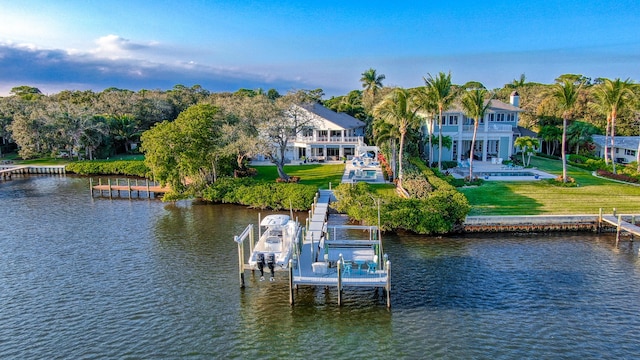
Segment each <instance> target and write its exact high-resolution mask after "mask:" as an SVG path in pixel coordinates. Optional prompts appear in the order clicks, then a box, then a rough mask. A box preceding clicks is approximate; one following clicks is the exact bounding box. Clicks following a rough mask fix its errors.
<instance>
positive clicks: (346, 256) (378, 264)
mask: <svg viewBox="0 0 640 360" xmlns="http://www.w3.org/2000/svg"><path fill="white" fill-rule="evenodd" d="M332 198H333V192H332V191H331V190H320V191H319V192H318V194H317V195H316V197H315V199H314V202H313V204H312V206H311V210H310V211H309V217H308V218H307V220H306V224H305V229H306V232H305V234H304V236H303V237H301V238H300V241H299V243H298V244H296V246H294V249H293V254H292V257H291V259H290V260H289V266H288V268H286V269H283V270H288V272H289V303H290V304H291V305H292V306H293V305H294V304H295V293H296V290H297V289H298V288H299V287H300V286H316V287H317V286H322V287H327V288H328V287H336V288H337V289H338V305H342V304H343V290H344V289H345V288H373V289H378V288H382V289H384V290H385V293H386V305H387V307H391V262H390V261H389V259H388V256H387V255H386V254H385V253H384V249H383V247H382V240H381V237H380V235H381V232H380V230H379V227H378V226H360V225H335V224H331V218H330V215H329V204H330V202H331V200H332ZM245 239H249V240H250V243H251V242H252V241H253V240H252V239H253V226H252V225H249V226H247V228H246V229H245V231H244V232H243V233H242V234H241V235H240V236H236V237H234V240H235V241H236V242H237V243H238V257H239V272H240V283H241V287H244V272H245V271H246V270H251V268H250V267H249V266H248V264H246V262H245V259H244V245H243V243H244V240H245Z"/></svg>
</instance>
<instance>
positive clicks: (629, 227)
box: [598, 209, 640, 245]
mask: <svg viewBox="0 0 640 360" xmlns="http://www.w3.org/2000/svg"><path fill="white" fill-rule="evenodd" d="M626 219H629V221H627V220H626ZM603 223H605V224H609V225H613V226H615V228H616V245H617V244H618V241H619V240H620V233H621V232H627V233H629V234H631V240H633V237H634V236H640V226H638V225H636V215H623V214H616V212H615V210H614V213H613V215H604V214H603V213H602V209H600V214H599V216H598V229H600V228H602V224H603Z"/></svg>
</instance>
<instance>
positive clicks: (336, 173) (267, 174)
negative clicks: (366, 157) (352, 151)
mask: <svg viewBox="0 0 640 360" xmlns="http://www.w3.org/2000/svg"><path fill="white" fill-rule="evenodd" d="M254 168H255V169H257V170H258V175H257V176H256V177H255V179H256V180H267V181H275V180H276V179H277V178H278V177H279V176H278V170H277V168H276V166H275V165H265V166H254ZM284 171H285V172H286V173H287V175H289V176H299V177H300V183H301V184H306V185H314V186H317V187H318V188H319V189H328V188H329V183H331V186H336V185H338V184H340V182H341V181H342V175H343V174H344V164H323V165H320V164H309V165H285V166H284Z"/></svg>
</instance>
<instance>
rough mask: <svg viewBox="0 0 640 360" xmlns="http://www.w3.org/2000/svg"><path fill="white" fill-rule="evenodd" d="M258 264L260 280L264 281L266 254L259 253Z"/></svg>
mask: <svg viewBox="0 0 640 360" xmlns="http://www.w3.org/2000/svg"><path fill="white" fill-rule="evenodd" d="M256 263H257V264H258V270H260V280H264V254H263V253H258V256H257V258H256Z"/></svg>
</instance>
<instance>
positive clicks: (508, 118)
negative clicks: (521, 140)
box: [507, 113, 516, 122]
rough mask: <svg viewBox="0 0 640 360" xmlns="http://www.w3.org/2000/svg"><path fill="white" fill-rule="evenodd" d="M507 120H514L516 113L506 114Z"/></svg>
mask: <svg viewBox="0 0 640 360" xmlns="http://www.w3.org/2000/svg"><path fill="white" fill-rule="evenodd" d="M507 121H510V122H514V121H516V114H513V113H511V114H507Z"/></svg>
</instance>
